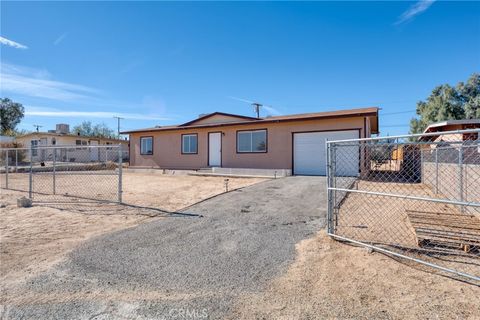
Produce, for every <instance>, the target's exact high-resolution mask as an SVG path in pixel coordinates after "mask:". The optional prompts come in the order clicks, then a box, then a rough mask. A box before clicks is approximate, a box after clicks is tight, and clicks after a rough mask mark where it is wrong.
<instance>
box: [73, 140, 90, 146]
mask: <svg viewBox="0 0 480 320" xmlns="http://www.w3.org/2000/svg"><path fill="white" fill-rule="evenodd" d="M75 144H76V145H77V146H86V145H87V144H88V142H87V140H75Z"/></svg>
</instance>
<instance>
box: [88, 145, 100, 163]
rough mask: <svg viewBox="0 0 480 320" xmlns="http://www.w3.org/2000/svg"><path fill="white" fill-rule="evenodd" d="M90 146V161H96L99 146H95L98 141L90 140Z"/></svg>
mask: <svg viewBox="0 0 480 320" xmlns="http://www.w3.org/2000/svg"><path fill="white" fill-rule="evenodd" d="M90 146H91V147H90V161H94V162H95V161H98V158H99V157H98V154H99V148H98V147H95V146H98V141H96V140H90Z"/></svg>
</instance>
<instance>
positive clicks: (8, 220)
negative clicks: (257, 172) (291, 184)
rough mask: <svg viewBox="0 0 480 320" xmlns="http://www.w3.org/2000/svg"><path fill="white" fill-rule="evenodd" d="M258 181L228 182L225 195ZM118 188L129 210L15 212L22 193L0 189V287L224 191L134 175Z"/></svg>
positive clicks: (70, 207)
mask: <svg viewBox="0 0 480 320" xmlns="http://www.w3.org/2000/svg"><path fill="white" fill-rule="evenodd" d="M83 177H85V176H83ZM263 180H265V179H257V178H230V179H229V190H233V189H238V188H242V187H245V186H249V185H252V184H255V183H258V182H260V181H263ZM123 188H124V198H123V199H124V202H125V203H126V204H129V205H133V206H119V205H115V204H98V203H93V204H92V203H89V202H85V203H83V202H78V203H74V204H72V203H56V204H55V203H50V204H40V205H34V206H33V207H31V208H17V206H16V199H17V198H19V197H20V196H23V195H25V193H20V192H17V191H11V190H5V189H0V192H1V194H0V203H1V204H3V205H5V206H6V207H4V208H1V209H0V211H1V214H0V216H1V220H0V236H1V238H0V261H1V263H0V281H1V282H2V283H3V284H4V285H6V284H9V283H14V282H22V281H25V280H26V279H28V278H29V277H31V276H34V275H36V274H38V273H39V272H42V271H44V270H46V269H48V268H49V267H50V266H51V265H53V264H55V263H56V262H58V261H60V260H61V259H62V258H63V257H64V256H65V254H67V253H68V252H69V251H71V250H72V249H73V248H75V247H76V246H78V245H79V244H81V243H82V242H83V241H85V240H87V239H89V238H91V237H94V236H98V235H100V234H104V233H108V232H113V231H115V230H119V229H124V228H129V227H132V226H135V225H137V224H139V223H142V222H143V221H145V220H146V219H152V218H156V219H161V217H162V215H166V214H169V213H170V212H175V211H177V210H180V209H182V208H185V207H187V206H190V205H193V204H195V203H197V202H199V201H202V200H205V199H208V198H210V197H213V196H215V195H218V194H220V193H223V192H224V191H225V186H224V178H222V177H198V176H188V175H178V176H174V175H160V174H139V173H126V174H124V180H123ZM57 201H58V198H57ZM69 201H70V199H69Z"/></svg>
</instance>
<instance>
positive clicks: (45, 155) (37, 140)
mask: <svg viewBox="0 0 480 320" xmlns="http://www.w3.org/2000/svg"><path fill="white" fill-rule="evenodd" d="M15 142H16V144H17V145H18V147H23V148H30V147H32V160H34V161H45V160H51V159H52V157H53V152H52V151H51V149H45V148H42V147H52V146H57V147H61V146H65V147H67V146H68V147H74V148H64V149H61V150H60V151H59V153H60V154H59V155H57V156H58V157H59V159H57V160H60V161H70V160H71V159H77V160H79V159H80V158H82V161H86V160H89V161H99V160H100V158H103V157H105V152H103V151H102V149H100V148H90V149H88V150H89V155H88V158H89V159H87V155H86V154H85V151H84V150H85V148H83V149H79V148H80V147H85V146H97V145H99V146H102V145H112V146H118V145H120V146H121V148H122V150H125V154H126V152H127V151H128V143H129V142H128V141H127V140H122V139H115V138H101V137H87V136H81V135H79V134H73V133H70V129H69V125H68V124H57V125H56V129H55V130H50V131H48V132H38V131H37V132H32V133H28V134H25V135H22V136H18V137H16V139H15ZM80 150H82V151H80ZM124 157H125V155H124ZM115 158H118V155H115V154H114V153H112V152H110V154H109V156H108V159H109V160H114V159H115Z"/></svg>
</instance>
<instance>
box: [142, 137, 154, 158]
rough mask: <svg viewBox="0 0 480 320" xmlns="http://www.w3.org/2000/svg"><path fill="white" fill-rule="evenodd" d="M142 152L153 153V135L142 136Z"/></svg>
mask: <svg viewBox="0 0 480 320" xmlns="http://www.w3.org/2000/svg"><path fill="white" fill-rule="evenodd" d="M140 154H146V155H148V154H153V137H140Z"/></svg>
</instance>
